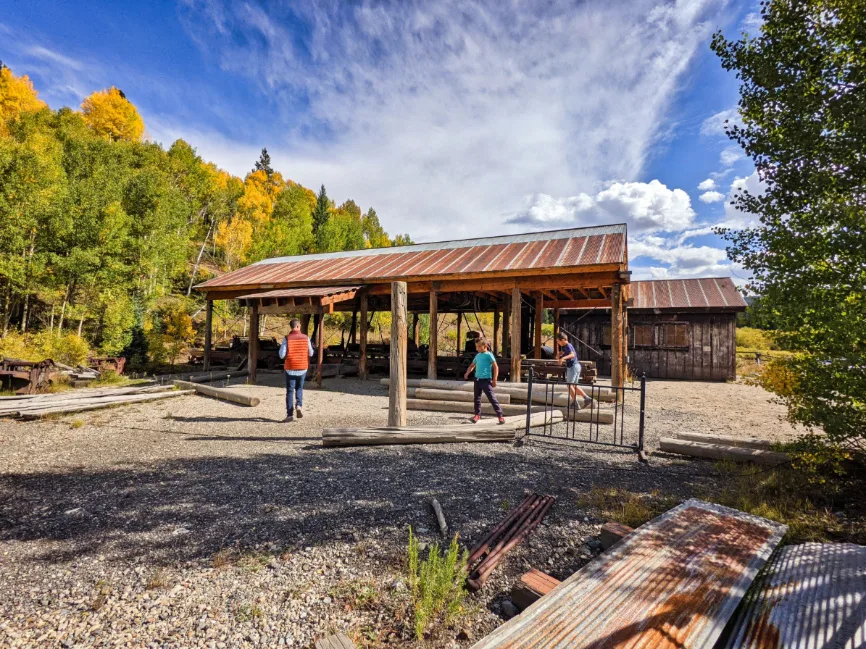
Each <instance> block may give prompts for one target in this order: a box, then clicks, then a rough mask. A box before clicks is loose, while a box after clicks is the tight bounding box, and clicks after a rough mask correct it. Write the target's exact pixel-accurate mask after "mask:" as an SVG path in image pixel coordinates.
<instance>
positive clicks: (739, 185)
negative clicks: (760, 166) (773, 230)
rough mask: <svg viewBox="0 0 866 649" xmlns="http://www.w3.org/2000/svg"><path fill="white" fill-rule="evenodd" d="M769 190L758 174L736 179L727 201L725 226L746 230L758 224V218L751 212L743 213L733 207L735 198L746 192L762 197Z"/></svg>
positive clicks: (753, 173)
mask: <svg viewBox="0 0 866 649" xmlns="http://www.w3.org/2000/svg"><path fill="white" fill-rule="evenodd" d="M766 188H767V184H766V183H765V182H763V181H762V180H761V179H760V178H759V177H758V172H757V171H754V172H752V174H751V175H749V176H745V177H742V178H740V177H737V178H734V180H733V182H732V183H731V188H730V189H729V190H728V196H727V198H726V200H725V222H724V226H725V227H729V228H745V227H750V226H753V225H755V224H756V223H757V220H758V218H757V216H756V215H755V214H752V213H751V212H742V211H740V210H739V209H737V208H736V207H735V206H734V205H733V199H734V197H735V196H736V195H737V194H738V193H740V192H741V191H743V190H745V191H747V192H749V193H750V194H752V195H753V196H760V195H761V194H763V193H764V191H765V190H766Z"/></svg>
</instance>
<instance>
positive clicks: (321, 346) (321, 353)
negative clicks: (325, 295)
mask: <svg viewBox="0 0 866 649" xmlns="http://www.w3.org/2000/svg"><path fill="white" fill-rule="evenodd" d="M324 330H325V316H324V314H322V313H317V314H316V328H315V331H316V387H318V388H321V387H322V363H324V361H325V340H324V338H325V336H324V333H323V332H324Z"/></svg>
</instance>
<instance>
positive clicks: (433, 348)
mask: <svg viewBox="0 0 866 649" xmlns="http://www.w3.org/2000/svg"><path fill="white" fill-rule="evenodd" d="M429 328H430V340H429V341H428V344H427V346H428V347H429V349H428V352H427V378H428V379H435V378H436V357H437V356H438V354H439V293H437V292H436V291H430V327H429Z"/></svg>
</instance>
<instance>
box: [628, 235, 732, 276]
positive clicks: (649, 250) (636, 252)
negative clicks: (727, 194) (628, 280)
mask: <svg viewBox="0 0 866 649" xmlns="http://www.w3.org/2000/svg"><path fill="white" fill-rule="evenodd" d="M628 253H629V264H630V268H631V270H632V279H673V278H687V277H719V276H722V277H727V276H729V275H731V274H732V273H734V272H738V271H740V270H741V269H740V268H739V266H737V265H736V264H733V263H731V262H730V261H729V260H728V259H727V254H726V253H725V251H724V250H722V249H721V248H714V247H712V246H691V245H683V244H675V243H671V242H667V241H665V240H653V239H650V238H647V237H643V238H638V239H637V240H632V241H629V244H628ZM638 260H642V261H645V260H652V261H653V262H656V263H650V264H649V265H642V264H641V263H635V262H636V261H638ZM659 262H660V263H659ZM661 264H666V265H661Z"/></svg>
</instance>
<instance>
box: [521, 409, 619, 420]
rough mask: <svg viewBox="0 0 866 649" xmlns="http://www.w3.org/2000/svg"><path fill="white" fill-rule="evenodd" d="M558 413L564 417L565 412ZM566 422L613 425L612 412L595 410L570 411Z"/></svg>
mask: <svg viewBox="0 0 866 649" xmlns="http://www.w3.org/2000/svg"><path fill="white" fill-rule="evenodd" d="M522 407H524V406H521V408H522ZM533 407H538V406H533ZM560 412H561V413H562V414H563V416H565V410H561V411H560ZM568 420H569V421H582V422H592V423H593V424H603V425H609V424H612V423H613V412H611V411H610V410H598V409H596V408H585V409H584V410H574V409H570V410H569V411H568Z"/></svg>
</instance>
